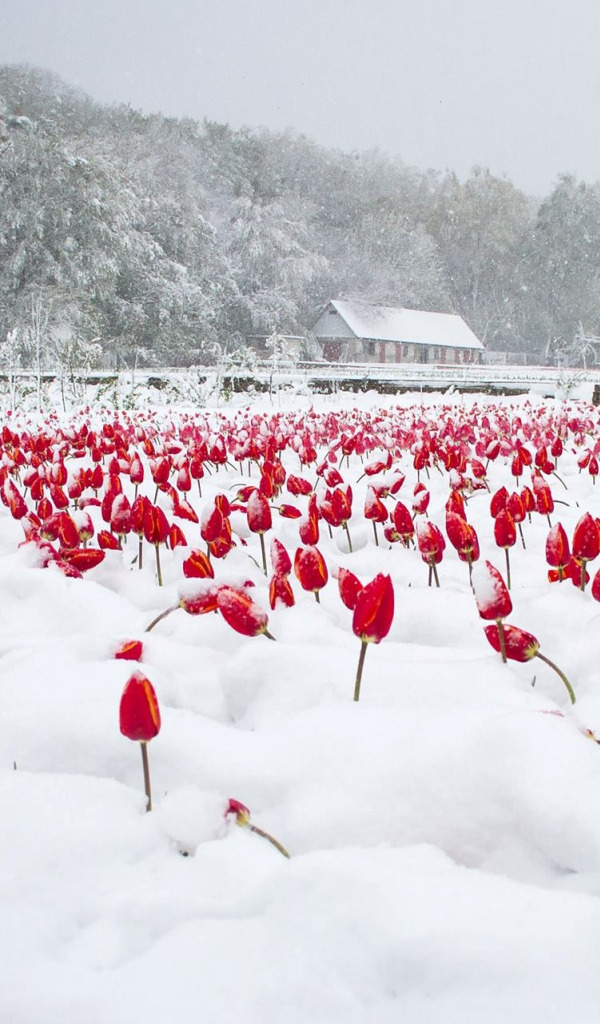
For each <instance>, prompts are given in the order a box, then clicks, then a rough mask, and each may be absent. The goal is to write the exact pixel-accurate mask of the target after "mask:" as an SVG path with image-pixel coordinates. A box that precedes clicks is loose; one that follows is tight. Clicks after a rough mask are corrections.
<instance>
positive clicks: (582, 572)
mask: <svg viewBox="0 0 600 1024" xmlns="http://www.w3.org/2000/svg"><path fill="white" fill-rule="evenodd" d="M580 562H581V583H580V584H579V589H580V590H585V566H586V561H585V558H581V559H580Z"/></svg>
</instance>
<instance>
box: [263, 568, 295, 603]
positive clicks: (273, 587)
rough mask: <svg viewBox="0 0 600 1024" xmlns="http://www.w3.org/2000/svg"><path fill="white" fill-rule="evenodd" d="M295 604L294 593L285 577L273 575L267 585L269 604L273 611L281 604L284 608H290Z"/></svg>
mask: <svg viewBox="0 0 600 1024" xmlns="http://www.w3.org/2000/svg"><path fill="white" fill-rule="evenodd" d="M295 603H296V599H295V597H294V591H293V590H292V586H291V583H290V581H289V579H288V577H287V576H280V575H279V574H278V573H275V575H274V576H272V577H271V582H270V584H269V604H270V606H271V608H272V609H273V610H274V609H275V608H276V607H277V605H279V604H282V605H283V606H284V607H285V608H292V607H293V605H294V604H295Z"/></svg>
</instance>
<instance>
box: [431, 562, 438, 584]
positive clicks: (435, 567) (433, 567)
mask: <svg viewBox="0 0 600 1024" xmlns="http://www.w3.org/2000/svg"><path fill="white" fill-rule="evenodd" d="M431 568H432V569H433V578H434V580H435V585H436V587H439V585H440V579H439V576H438V571H437V565H436V564H435V562H432V563H431Z"/></svg>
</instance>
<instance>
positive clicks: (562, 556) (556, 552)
mask: <svg viewBox="0 0 600 1024" xmlns="http://www.w3.org/2000/svg"><path fill="white" fill-rule="evenodd" d="M546 561H547V563H548V565H552V566H554V567H555V568H564V567H565V566H566V565H568V564H569V562H570V561H571V553H570V551H569V538H568V537H567V534H566V532H565V528H564V526H563V525H562V523H555V525H554V526H553V527H552V529H551V530H550V533H549V534H548V536H547V538H546Z"/></svg>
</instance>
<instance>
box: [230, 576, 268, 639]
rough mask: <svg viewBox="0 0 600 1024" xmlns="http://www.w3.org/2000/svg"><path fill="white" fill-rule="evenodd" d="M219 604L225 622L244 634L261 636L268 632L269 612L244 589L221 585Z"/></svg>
mask: <svg viewBox="0 0 600 1024" xmlns="http://www.w3.org/2000/svg"><path fill="white" fill-rule="evenodd" d="M217 606H218V608H219V611H220V612H221V615H222V616H223V618H224V619H225V622H226V623H227V624H228V625H229V626H231V628H232V629H235V630H236V632H238V633H242V634H243V635H244V636H259V635H260V634H261V633H267V632H268V629H267V627H268V624H269V619H268V616H267V613H266V612H264V611H263V610H262V608H260V607H259V606H258V605H257V604H255V603H254V601H253V600H252V598H250V597H248V595H247V594H246V593H244V591H243V590H237V589H236V588H235V587H228V586H224V587H220V588H219V591H218V594H217Z"/></svg>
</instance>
